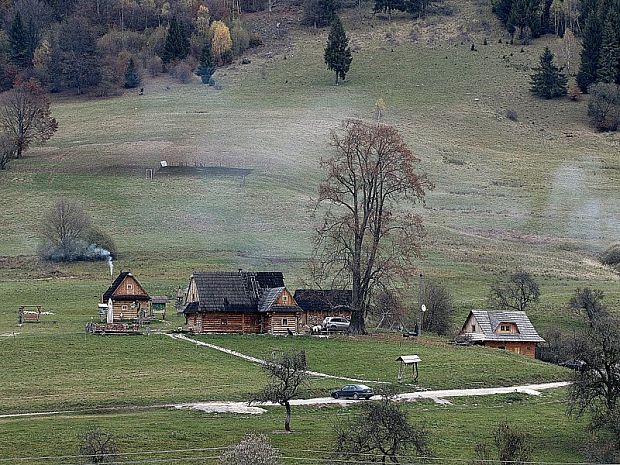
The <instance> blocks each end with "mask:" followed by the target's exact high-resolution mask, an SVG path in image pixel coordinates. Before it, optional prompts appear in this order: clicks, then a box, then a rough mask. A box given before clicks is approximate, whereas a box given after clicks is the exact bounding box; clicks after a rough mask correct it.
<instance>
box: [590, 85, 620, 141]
mask: <svg viewBox="0 0 620 465" xmlns="http://www.w3.org/2000/svg"><path fill="white" fill-rule="evenodd" d="M588 93H589V94H590V101H589V102H588V116H589V117H590V124H592V126H593V127H595V128H596V129H597V130H599V131H615V130H617V129H618V126H619V125H620V86H618V85H617V84H607V83H604V82H598V83H596V84H593V85H591V86H590V87H589V88H588Z"/></svg>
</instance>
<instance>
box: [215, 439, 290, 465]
mask: <svg viewBox="0 0 620 465" xmlns="http://www.w3.org/2000/svg"><path fill="white" fill-rule="evenodd" d="M280 463H281V462H280V453H279V452H278V449H275V448H274V447H272V446H271V444H270V443H269V439H268V438H267V436H265V435H264V434H248V435H247V436H245V437H244V438H243V440H242V441H241V442H240V443H239V444H237V445H235V446H231V447H229V448H228V449H227V450H226V451H224V453H223V454H222V455H221V456H220V459H219V461H218V464H219V465H248V464H252V465H279V464H280Z"/></svg>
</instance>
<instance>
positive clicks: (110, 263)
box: [108, 252, 114, 276]
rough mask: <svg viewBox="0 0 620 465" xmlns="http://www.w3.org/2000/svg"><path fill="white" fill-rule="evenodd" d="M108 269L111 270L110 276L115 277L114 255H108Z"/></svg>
mask: <svg viewBox="0 0 620 465" xmlns="http://www.w3.org/2000/svg"><path fill="white" fill-rule="evenodd" d="M108 253H109V252H108ZM108 267H109V268H110V276H114V263H113V262H112V255H108Z"/></svg>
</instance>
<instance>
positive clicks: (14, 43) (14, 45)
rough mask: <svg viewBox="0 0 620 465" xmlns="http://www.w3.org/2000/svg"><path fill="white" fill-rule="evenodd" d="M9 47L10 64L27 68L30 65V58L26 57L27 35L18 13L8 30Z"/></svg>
mask: <svg viewBox="0 0 620 465" xmlns="http://www.w3.org/2000/svg"><path fill="white" fill-rule="evenodd" d="M9 45H10V55H9V56H10V58H9V59H10V61H11V63H13V64H14V65H16V66H19V67H20V68H27V67H28V66H30V65H31V64H32V56H30V57H28V55H29V53H28V49H29V46H28V35H27V34H26V29H25V28H24V23H23V22H22V17H21V15H20V14H19V11H18V12H17V13H15V17H14V18H13V22H12V23H11V28H10V29H9Z"/></svg>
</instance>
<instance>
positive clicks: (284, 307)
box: [267, 305, 302, 313]
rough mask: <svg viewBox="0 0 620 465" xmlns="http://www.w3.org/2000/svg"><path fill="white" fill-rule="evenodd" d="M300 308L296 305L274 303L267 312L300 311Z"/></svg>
mask: <svg viewBox="0 0 620 465" xmlns="http://www.w3.org/2000/svg"><path fill="white" fill-rule="evenodd" d="M301 311H302V310H301V308H299V307H298V306H297V305H274V306H273V307H271V308H270V309H269V310H268V311H267V312H268V313H301Z"/></svg>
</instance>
